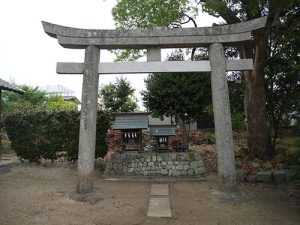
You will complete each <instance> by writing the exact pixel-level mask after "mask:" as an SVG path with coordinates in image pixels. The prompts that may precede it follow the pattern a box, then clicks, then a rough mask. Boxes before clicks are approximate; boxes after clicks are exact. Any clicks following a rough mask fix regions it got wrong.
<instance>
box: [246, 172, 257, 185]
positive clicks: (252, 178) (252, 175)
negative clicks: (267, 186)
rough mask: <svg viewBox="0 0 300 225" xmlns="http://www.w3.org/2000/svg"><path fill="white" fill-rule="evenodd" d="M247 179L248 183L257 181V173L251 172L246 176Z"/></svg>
mask: <svg viewBox="0 0 300 225" xmlns="http://www.w3.org/2000/svg"><path fill="white" fill-rule="evenodd" d="M246 180H247V182H248V183H255V182H256V175H254V174H249V175H247V176H246Z"/></svg>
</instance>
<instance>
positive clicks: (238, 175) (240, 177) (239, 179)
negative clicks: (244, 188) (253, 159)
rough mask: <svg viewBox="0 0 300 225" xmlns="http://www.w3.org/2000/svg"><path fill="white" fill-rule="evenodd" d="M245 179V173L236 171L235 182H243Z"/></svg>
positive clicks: (239, 170)
mask: <svg viewBox="0 0 300 225" xmlns="http://www.w3.org/2000/svg"><path fill="white" fill-rule="evenodd" d="M245 179H246V171H245V170H242V169H237V170H236V180H237V182H244V181H245Z"/></svg>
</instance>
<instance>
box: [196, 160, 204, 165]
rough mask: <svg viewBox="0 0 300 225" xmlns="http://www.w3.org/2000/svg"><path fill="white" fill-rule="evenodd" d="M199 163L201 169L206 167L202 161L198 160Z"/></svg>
mask: <svg viewBox="0 0 300 225" xmlns="http://www.w3.org/2000/svg"><path fill="white" fill-rule="evenodd" d="M197 162H198V166H199V167H203V166H204V163H203V161H202V159H200V160H198V161H197Z"/></svg>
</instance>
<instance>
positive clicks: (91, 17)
mask: <svg viewBox="0 0 300 225" xmlns="http://www.w3.org/2000/svg"><path fill="white" fill-rule="evenodd" d="M115 4H116V1H115V0H106V1H104V0H25V1H24V0H3V1H1V4H0V9H1V13H0V25H1V26H0V29H1V34H0V77H1V78H2V79H4V80H6V81H14V82H15V83H17V84H27V85H31V86H46V85H57V84H60V85H63V86H65V87H66V88H68V89H71V90H73V91H75V95H76V96H77V98H79V99H81V83H82V76H81V75H58V74H56V72H55V70H56V62H83V58H84V50H73V49H64V48H63V47H61V46H60V45H59V44H58V43H57V40H56V39H54V38H51V37H49V36H48V35H46V34H45V33H44V32H43V28H42V24H41V21H42V20H44V21H47V22H51V23H56V24H59V25H64V26H71V27H78V28H95V29H114V21H113V19H112V15H111V9H112V7H113V6H114V5H115ZM200 18H201V19H199V21H198V26H211V24H212V23H213V22H218V20H217V19H216V18H213V17H210V16H208V15H202V16H201V17H200ZM164 56H165V54H163V58H164ZM100 60H101V61H102V62H112V61H113V60H114V55H112V54H110V53H108V52H107V51H101V55H100ZM117 76H120V75H102V76H100V79H99V82H100V84H107V83H109V82H114V81H115V79H116V77H117ZM124 77H127V78H128V79H129V80H130V82H131V84H132V86H133V87H134V88H135V89H136V94H137V95H138V94H139V90H141V89H143V87H144V78H145V77H146V75H136V74H135V75H126V76H124ZM138 97H139V96H138Z"/></svg>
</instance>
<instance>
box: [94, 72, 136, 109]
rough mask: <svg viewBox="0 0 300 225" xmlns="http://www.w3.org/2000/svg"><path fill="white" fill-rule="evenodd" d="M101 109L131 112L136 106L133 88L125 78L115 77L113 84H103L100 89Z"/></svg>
mask: <svg viewBox="0 0 300 225" xmlns="http://www.w3.org/2000/svg"><path fill="white" fill-rule="evenodd" d="M99 92H100V99H101V105H102V106H103V109H104V110H106V111H110V112H131V111H135V110H137V108H138V105H137V103H136V102H137V99H136V97H135V96H134V89H133V88H132V87H131V85H130V82H129V81H128V80H126V79H125V78H123V77H121V78H120V79H118V78H117V80H116V82H115V83H114V84H112V83H110V84H108V85H104V86H102V87H101V89H100V91H99Z"/></svg>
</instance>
